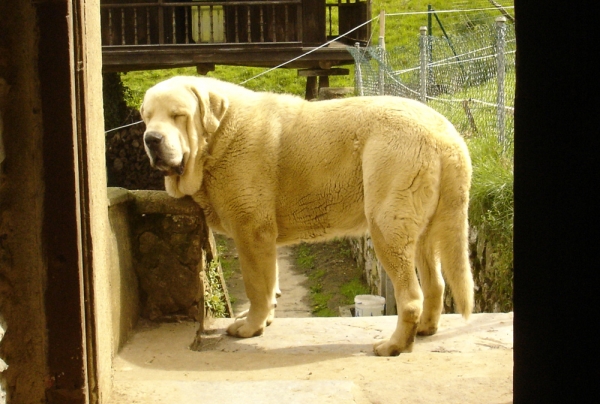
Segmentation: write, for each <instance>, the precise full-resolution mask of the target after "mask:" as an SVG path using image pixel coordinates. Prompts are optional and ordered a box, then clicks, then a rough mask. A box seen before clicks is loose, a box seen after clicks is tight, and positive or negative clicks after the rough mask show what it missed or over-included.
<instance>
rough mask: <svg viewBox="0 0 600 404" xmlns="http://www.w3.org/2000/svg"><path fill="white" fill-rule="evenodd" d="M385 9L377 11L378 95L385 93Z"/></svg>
mask: <svg viewBox="0 0 600 404" xmlns="http://www.w3.org/2000/svg"><path fill="white" fill-rule="evenodd" d="M386 63H387V62H386V55H385V10H381V11H380V12H379V95H385V65H386Z"/></svg>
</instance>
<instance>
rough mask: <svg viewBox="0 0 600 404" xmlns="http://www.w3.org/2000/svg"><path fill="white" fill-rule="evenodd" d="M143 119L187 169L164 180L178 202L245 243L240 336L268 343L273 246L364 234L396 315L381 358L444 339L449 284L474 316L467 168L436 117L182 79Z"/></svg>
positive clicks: (383, 102)
mask: <svg viewBox="0 0 600 404" xmlns="http://www.w3.org/2000/svg"><path fill="white" fill-rule="evenodd" d="M143 109H144V112H143V116H144V120H145V121H146V124H147V126H148V128H154V129H153V130H156V128H160V131H161V133H163V134H164V135H165V136H167V137H169V140H168V142H166V143H167V144H169V145H172V147H174V148H175V149H177V153H180V154H181V156H182V158H183V159H184V160H185V161H184V162H185V171H184V173H183V175H181V176H179V175H173V176H169V177H166V189H167V191H168V192H169V194H171V195H172V196H174V197H181V196H184V195H191V196H192V197H193V198H194V200H195V201H196V202H197V203H198V204H199V205H200V206H201V207H202V209H203V210H204V212H205V215H206V219H207V222H208V224H209V226H211V227H212V228H213V229H214V230H215V231H217V232H221V233H224V234H226V235H229V236H231V237H232V238H233V239H234V241H235V243H236V247H237V249H238V252H239V256H240V261H241V267H242V272H243V276H244V282H245V286H246V292H247V294H248V297H249V299H250V302H251V306H250V310H249V311H248V313H247V314H246V316H245V317H244V318H242V319H239V320H237V321H236V322H234V323H233V324H232V325H231V326H230V327H229V329H228V332H229V333H230V334H232V335H235V336H239V337H251V336H254V335H259V334H261V333H262V332H263V329H264V327H265V325H266V324H267V322H270V321H271V320H272V319H273V310H274V301H275V290H276V288H277V285H276V283H277V282H276V278H277V276H276V246H277V245H283V244H292V243H297V242H299V241H317V240H324V239H327V238H331V237H336V236H360V235H363V234H365V232H367V231H368V232H369V233H370V235H371V238H372V240H373V244H374V247H375V251H376V253H377V256H378V258H379V260H380V261H381V262H382V264H383V266H384V268H385V270H386V271H387V273H388V274H389V276H390V279H391V280H392V282H393V284H394V289H395V296H396V302H397V305H398V307H397V308H398V313H399V314H398V325H397V328H396V331H395V332H394V333H393V335H392V337H391V338H390V339H389V340H386V341H383V342H380V343H379V344H377V345H376V346H375V353H376V354H378V355H383V356H389V355H398V354H399V353H401V352H410V351H411V350H412V345H413V342H414V339H415V335H416V334H417V333H420V334H426V335H429V334H433V333H435V332H436V331H437V328H438V324H439V319H440V314H441V311H442V307H443V305H442V297H443V291H444V279H443V277H442V271H443V274H444V278H445V279H446V281H447V282H448V283H449V285H450V287H451V289H452V291H453V295H454V297H455V301H456V305H457V309H458V311H459V312H461V313H462V314H463V315H464V316H465V317H468V315H469V314H470V312H471V311H472V307H473V279H472V275H471V270H470V267H469V260H468V243H467V238H468V237H467V236H468V225H467V207H468V201H469V187H470V182H471V162H470V158H469V154H468V150H467V147H466V145H465V142H464V141H463V139H462V138H461V136H460V135H459V134H458V133H457V131H456V130H455V129H454V127H453V126H452V125H451V124H450V123H449V122H448V120H447V119H445V118H444V117H443V116H441V115H440V114H439V113H437V112H435V111H434V110H432V109H431V108H429V107H427V106H426V105H424V104H422V103H420V102H418V101H414V100H409V99H403V98H398V97H387V96H381V97H356V98H346V99H340V100H331V101H319V102H307V101H305V100H303V99H301V98H299V97H295V96H291V95H280V94H272V93H266V92H253V91H250V90H247V89H245V88H243V87H240V86H237V85H234V84H230V83H226V82H223V81H218V80H215V79H210V78H203V77H175V78H172V79H169V80H167V81H165V82H162V83H159V84H157V85H156V86H155V87H153V88H152V89H150V90H148V92H147V94H146V97H145V99H144V103H143ZM169 111H170V112H169ZM173 112H177V113H180V114H181V113H185V114H186V117H187V118H186V125H181V124H177V123H176V121H175V120H173V119H171V118H169V115H173ZM178 125H179V126H178ZM415 267H417V269H418V271H419V279H417V276H416V273H415ZM419 280H420V282H419Z"/></svg>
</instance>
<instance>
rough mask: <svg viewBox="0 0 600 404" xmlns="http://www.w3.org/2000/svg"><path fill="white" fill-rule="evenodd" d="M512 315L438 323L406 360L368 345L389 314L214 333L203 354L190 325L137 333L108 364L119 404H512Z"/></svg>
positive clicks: (279, 322)
mask: <svg viewBox="0 0 600 404" xmlns="http://www.w3.org/2000/svg"><path fill="white" fill-rule="evenodd" d="M512 318H513V317H512V313H498V314H474V315H472V316H471V319H470V320H469V321H468V322H465V321H464V320H463V319H462V318H461V317H460V316H458V315H443V316H442V322H441V327H440V331H439V332H438V333H437V334H436V335H434V336H431V337H419V338H417V341H416V342H415V348H414V350H413V352H412V353H406V354H401V355H400V356H398V357H394V358H382V357H376V356H374V355H373V352H372V343H373V342H374V341H377V340H380V339H381V338H387V337H388V336H389V335H390V334H391V332H392V331H393V330H394V327H395V324H396V317H395V316H381V317H363V318H355V317H336V318H314V317H313V318H276V319H275V321H274V322H273V324H272V325H271V326H270V327H268V328H267V329H266V330H265V333H264V334H263V335H262V336H260V337H255V338H249V339H238V338H232V337H229V336H227V335H225V328H226V327H227V326H228V325H229V324H230V323H231V321H232V320H230V319H220V320H217V321H215V322H214V324H212V325H211V327H210V331H209V332H208V333H207V334H206V335H205V336H204V337H203V338H202V350H201V351H200V352H196V351H192V350H190V349H189V346H190V345H191V343H192V341H193V340H194V337H195V333H196V324H194V323H178V324H174V323H171V324H153V325H148V324H147V325H145V326H143V327H139V328H138V329H137V331H136V333H135V335H134V336H133V337H132V338H131V340H130V341H129V343H128V344H126V346H125V347H124V348H123V349H122V351H121V352H120V353H119V355H118V356H117V357H116V358H115V360H114V394H113V396H112V400H111V401H110V403H111V404H121V403H137V402H139V403H165V402H169V403H199V402H202V403H244V404H246V403H275V402H277V403H285V404H288V403H296V402H298V403H300V402H302V403H375V402H379V403H401V402H410V403H421V402H422V403H438V402H439V403H442V402H443V403H482V402H486V403H507V402H511V401H512V368H513V362H512Z"/></svg>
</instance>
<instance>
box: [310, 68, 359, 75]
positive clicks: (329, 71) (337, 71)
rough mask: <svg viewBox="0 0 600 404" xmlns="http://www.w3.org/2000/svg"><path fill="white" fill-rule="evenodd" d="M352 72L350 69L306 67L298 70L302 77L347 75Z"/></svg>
mask: <svg viewBox="0 0 600 404" xmlns="http://www.w3.org/2000/svg"><path fill="white" fill-rule="evenodd" d="M348 74H350V69H343V68H336V69H305V70H298V76H300V77H327V76H347V75H348Z"/></svg>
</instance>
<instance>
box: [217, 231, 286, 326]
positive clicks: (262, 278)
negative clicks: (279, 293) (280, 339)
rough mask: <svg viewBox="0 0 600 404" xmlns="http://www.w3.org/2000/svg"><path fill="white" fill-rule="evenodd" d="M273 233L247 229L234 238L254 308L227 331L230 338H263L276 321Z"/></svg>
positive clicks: (275, 261) (275, 251)
mask: <svg viewBox="0 0 600 404" xmlns="http://www.w3.org/2000/svg"><path fill="white" fill-rule="evenodd" d="M271 233H272V232H270V231H268V230H267V231H265V230H264V229H263V230H261V231H259V230H254V231H252V230H250V231H248V230H246V231H240V232H238V233H237V234H238V235H237V237H236V236H234V241H235V244H236V248H237V251H238V255H239V258H240V266H241V270H242V276H243V278H244V286H245V288H246V295H247V296H248V300H250V309H249V310H248V313H247V314H246V315H245V316H244V317H243V318H240V319H238V320H237V321H236V322H234V323H233V324H231V325H230V326H229V327H228V328H227V333H228V334H229V335H233V336H235V337H241V338H248V337H254V336H257V335H261V334H262V333H263V331H264V328H265V326H266V325H267V324H268V323H270V322H271V321H272V320H273V317H274V312H275V288H276V283H277V274H276V263H277V249H276V245H275V237H274V236H273V235H271Z"/></svg>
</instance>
